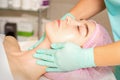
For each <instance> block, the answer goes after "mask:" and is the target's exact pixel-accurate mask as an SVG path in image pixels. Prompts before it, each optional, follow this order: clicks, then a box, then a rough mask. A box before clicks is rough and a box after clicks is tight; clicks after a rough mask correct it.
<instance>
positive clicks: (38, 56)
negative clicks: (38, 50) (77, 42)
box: [33, 54, 54, 62]
mask: <svg viewBox="0 0 120 80" xmlns="http://www.w3.org/2000/svg"><path fill="white" fill-rule="evenodd" d="M33 57H35V58H38V59H42V60H46V61H51V62H53V61H54V58H53V57H52V56H50V55H46V54H34V55H33Z"/></svg>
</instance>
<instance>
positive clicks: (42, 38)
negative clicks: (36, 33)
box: [28, 33, 46, 50]
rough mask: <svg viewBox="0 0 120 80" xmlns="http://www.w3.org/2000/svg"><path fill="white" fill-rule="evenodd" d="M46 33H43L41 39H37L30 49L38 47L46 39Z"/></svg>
mask: <svg viewBox="0 0 120 80" xmlns="http://www.w3.org/2000/svg"><path fill="white" fill-rule="evenodd" d="M45 36H46V33H44V34H43V35H42V37H41V38H40V40H39V41H37V42H36V43H35V44H34V45H33V46H31V47H29V48H28V50H31V49H34V48H36V47H37V46H38V45H39V44H40V43H41V42H42V41H43V40H44V39H45Z"/></svg>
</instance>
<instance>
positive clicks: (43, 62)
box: [36, 60, 57, 67]
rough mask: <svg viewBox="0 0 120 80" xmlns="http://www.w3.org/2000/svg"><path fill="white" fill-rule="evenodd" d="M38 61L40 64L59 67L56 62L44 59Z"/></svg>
mask: <svg viewBox="0 0 120 80" xmlns="http://www.w3.org/2000/svg"><path fill="white" fill-rule="evenodd" d="M36 63H37V64H39V65H42V66H48V67H57V65H56V64H55V63H53V62H49V61H44V60H37V61H36Z"/></svg>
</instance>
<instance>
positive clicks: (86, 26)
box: [85, 24, 89, 36]
mask: <svg viewBox="0 0 120 80" xmlns="http://www.w3.org/2000/svg"><path fill="white" fill-rule="evenodd" d="M85 28H86V30H87V31H86V32H87V33H86V35H85V36H87V35H88V33H89V30H88V25H87V24H85Z"/></svg>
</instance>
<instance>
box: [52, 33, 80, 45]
mask: <svg viewBox="0 0 120 80" xmlns="http://www.w3.org/2000/svg"><path fill="white" fill-rule="evenodd" d="M79 37H80V35H78V34H77V33H76V32H73V31H72V32H70V31H69V32H67V31H62V32H58V33H57V34H56V35H55V36H54V40H53V42H66V41H70V42H74V43H76V42H77V43H78V41H79V40H78V38H79Z"/></svg>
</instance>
